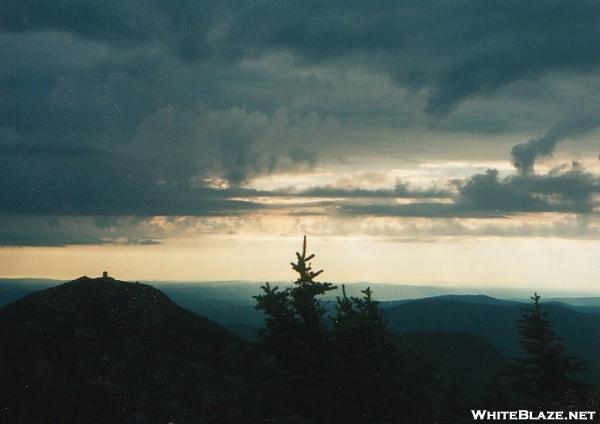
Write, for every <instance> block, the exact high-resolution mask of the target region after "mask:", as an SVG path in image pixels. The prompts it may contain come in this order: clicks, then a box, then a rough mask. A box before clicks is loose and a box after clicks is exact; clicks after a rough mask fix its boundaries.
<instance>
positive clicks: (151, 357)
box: [0, 276, 254, 423]
mask: <svg viewBox="0 0 600 424" xmlns="http://www.w3.org/2000/svg"><path fill="white" fill-rule="evenodd" d="M253 361H254V358H253V356H252V353H251V350H250V348H249V346H248V345H246V343H245V342H243V341H242V340H241V339H239V338H238V337H237V336H235V335H233V334H231V333H230V332H229V331H227V330H225V329H224V328H222V327H220V326H218V325H217V324H215V323H213V322H212V321H209V320H208V319H206V318H204V317H202V316H200V315H196V314H194V313H192V312H190V311H187V310H185V309H183V308H181V307H180V306H178V305H176V304H175V303H174V302H172V301H171V300H170V299H169V298H168V297H167V296H166V295H165V294H163V293H162V292H161V291H160V290H158V289H156V288H154V287H151V286H149V285H146V284H139V283H129V282H124V281H119V280H116V279H114V278H111V277H108V276H103V277H100V278H90V277H87V276H83V277H80V278H78V279H76V280H73V281H70V282H67V283H64V284H61V285H58V286H56V287H52V288H49V289H46V290H42V291H39V292H35V293H32V294H30V295H27V296H25V297H24V298H22V299H20V300H18V301H16V302H14V303H12V304H9V305H7V306H5V307H3V308H0V370H4V371H6V372H4V374H1V375H0V386H1V387H0V389H2V390H3V392H4V393H12V396H9V397H6V398H5V399H4V402H3V405H1V406H3V407H4V408H5V410H6V411H8V412H5V415H6V414H8V416H9V417H11V418H12V419H14V422H49V421H53V422H65V423H66V422H78V419H79V415H80V414H84V415H83V416H86V417H90V419H89V420H88V422H133V421H135V422H168V421H171V420H173V421H177V422H180V421H182V417H185V416H187V414H194V415H195V416H200V417H202V414H203V413H205V412H207V411H209V412H210V414H213V415H214V414H216V416H219V417H221V418H223V422H228V421H227V420H225V419H224V415H223V414H225V413H226V410H225V404H226V401H227V400H229V399H232V400H233V401H236V400H235V399H237V400H238V401H240V402H243V400H242V399H241V397H246V396H254V394H252V393H253V391H254V389H251V388H250V387H248V388H247V389H243V390H242V389H240V387H245V386H248V385H249V384H251V383H249V380H250V378H249V377H248V376H249V373H248V371H249V370H250V369H251V368H252V362H253ZM2 364H11V368H10V369H7V368H5V367H3V366H2ZM24 388H25V389H24ZM40 399H42V400H44V399H45V400H44V402H47V403H46V404H44V405H40V407H39V408H38V409H36V410H35V411H28V409H27V406H26V404H27V403H28V402H29V403H30V404H32V403H37V404H39V402H41V401H40ZM107 411H112V412H110V413H108V412H107ZM11 413H12V414H17V415H10V414H11ZM30 413H31V414H41V415H39V416H37V415H28V414H30ZM18 414H25V415H23V417H21V416H20V415H18ZM24 417H26V418H24ZM100 417H102V418H100ZM134 417H137V418H135V420H134ZM91 418H94V419H91ZM95 418H98V420H97V421H95ZM175 418H178V419H177V420H175ZM240 419H241V417H237V420H238V422H239V420H240ZM44 420H46V421H44ZM183 421H184V422H185V420H183Z"/></svg>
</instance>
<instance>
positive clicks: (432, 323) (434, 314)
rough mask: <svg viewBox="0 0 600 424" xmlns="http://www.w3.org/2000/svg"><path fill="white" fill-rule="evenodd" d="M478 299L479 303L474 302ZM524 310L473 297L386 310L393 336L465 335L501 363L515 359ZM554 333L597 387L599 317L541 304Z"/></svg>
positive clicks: (424, 301) (599, 372) (516, 305)
mask: <svg viewBox="0 0 600 424" xmlns="http://www.w3.org/2000/svg"><path fill="white" fill-rule="evenodd" d="M478 299H481V300H482V302H483V303H479V302H477V300H478ZM524 307H526V305H524V304H520V303H516V302H515V303H513V302H506V301H501V300H497V299H490V298H480V297H478V296H467V297H461V296H454V297H444V296H443V297H432V298H426V299H419V300H414V301H411V302H404V303H401V304H399V305H396V306H393V307H389V308H385V309H384V310H383V312H384V317H385V319H386V320H387V321H388V327H389V329H390V330H391V331H392V332H393V333H395V334H403V333H406V332H414V331H443V332H467V333H472V334H475V335H478V336H479V337H482V338H485V339H487V340H489V341H491V342H492V343H493V345H494V346H495V347H496V349H498V351H499V352H501V353H502V354H503V355H504V356H505V357H507V358H510V357H514V356H516V355H518V354H519V352H520V351H519V346H518V334H517V329H516V322H517V320H518V319H519V318H520V316H521V313H522V308H524ZM543 307H544V310H545V311H547V312H548V313H549V314H550V315H549V318H550V319H551V321H552V322H553V325H554V329H555V331H556V333H557V334H558V335H559V336H562V337H564V338H565V343H566V346H567V351H568V352H569V353H570V354H572V355H575V356H577V357H579V358H580V359H581V360H583V361H584V362H586V363H587V364H588V366H589V374H588V377H589V378H590V379H592V380H593V381H594V382H598V381H600V315H597V314H588V313H580V312H576V311H575V310H573V309H570V308H566V307H562V306H558V305H555V304H552V303H550V304H545V305H544V306H543Z"/></svg>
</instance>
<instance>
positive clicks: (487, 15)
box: [0, 0, 600, 243]
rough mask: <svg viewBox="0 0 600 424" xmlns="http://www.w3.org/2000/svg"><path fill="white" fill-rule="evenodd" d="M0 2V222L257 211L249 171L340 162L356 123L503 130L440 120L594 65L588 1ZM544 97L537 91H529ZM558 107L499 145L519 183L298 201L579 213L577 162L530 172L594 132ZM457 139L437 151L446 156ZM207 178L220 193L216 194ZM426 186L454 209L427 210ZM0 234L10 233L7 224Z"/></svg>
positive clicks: (599, 13) (469, 115)
mask: <svg viewBox="0 0 600 424" xmlns="http://www.w3.org/2000/svg"><path fill="white" fill-rule="evenodd" d="M0 9H1V10H2V11H3V12H2V13H0V57H2V65H0V198H1V199H2V202H1V203H0V214H3V216H6V217H7V218H6V219H7V221H8V220H9V218H8V217H9V216H10V217H13V218H14V216H15V215H17V214H22V215H31V216H41V215H56V216H61V215H65V216H66V215H69V216H78V215H86V216H111V215H118V216H134V215H137V216H151V215H195V216H216V215H219V216H221V215H239V214H245V213H251V212H255V211H258V210H263V209H266V208H268V206H266V205H265V204H261V203H260V202H258V201H254V200H245V201H242V200H237V198H238V197H245V198H248V199H252V198H257V197H259V196H261V195H262V196H264V195H266V196H279V195H284V194H285V193H283V194H282V193H258V192H252V191H246V192H244V191H243V189H241V188H240V187H243V185H244V183H245V182H247V181H248V180H250V179H252V178H253V177H256V176H261V175H268V174H271V173H274V172H280V171H283V170H285V171H290V172H300V171H302V170H306V169H310V168H311V167H313V166H315V164H316V163H317V162H318V160H319V158H320V156H321V154H322V152H325V151H326V152H329V154H330V156H333V155H334V154H335V155H337V156H339V158H342V159H343V158H344V156H345V155H346V154H347V153H349V152H350V150H351V149H356V146H357V145H359V146H360V147H361V148H363V147H364V148H365V150H366V147H367V145H368V144H369V142H368V141H365V140H362V139H361V140H358V141H353V142H350V141H347V140H345V139H344V134H347V133H349V132H352V130H354V129H356V128H361V125H362V124H363V123H364V122H367V124H369V123H370V124H372V125H374V126H375V125H377V124H379V122H380V121H382V120H383V121H385V125H395V124H396V123H397V125H399V126H402V125H405V126H408V125H417V126H419V125H420V126H422V127H427V126H428V125H430V126H431V123H432V122H433V126H434V127H437V128H439V129H440V131H444V130H448V131H457V132H467V133H468V132H470V131H472V132H475V133H482V132H483V133H486V132H490V133H502V132H510V127H511V125H512V121H511V122H509V121H508V118H507V119H504V118H502V119H500V118H498V119H497V120H495V118H494V117H493V116H491V115H492V114H490V113H484V112H481V111H480V110H475V111H473V109H467V111H466V112H465V111H463V112H462V113H463V115H460V116H458V117H456V119H454V120H453V115H452V114H456V113H457V110H458V109H460V107H461V106H462V105H465V104H468V102H470V101H480V100H481V99H487V98H489V97H490V96H495V95H497V94H498V93H499V92H501V91H502V90H505V91H506V92H510V89H511V87H514V85H515V84H519V83H524V82H531V81H539V80H540V79H541V78H544V77H548V76H556V75H566V76H567V78H572V77H576V76H584V77H590V76H591V77H593V76H594V75H596V74H597V71H598V67H599V66H600V27H599V26H598V25H597V21H598V18H599V17H600V4H598V3H597V2H594V1H587V0H582V1H578V2H568V1H555V0H553V1H546V2H537V3H533V2H528V3H523V2H517V1H516V0H509V1H505V2H502V4H498V3H491V2H480V1H475V0H460V1H458V2H447V3H441V4H440V3H439V2H434V1H405V2H393V1H384V2H376V3H373V2H367V1H354V2H347V1H340V0H337V1H312V0H310V1H303V2H300V1H298V2H280V1H274V0H261V1H258V2H243V1H232V0H220V1H193V0H183V1H178V2H167V1H164V0H149V1H141V0H124V1H114V0H106V1H97V2H82V1H75V0H55V1H44V0H21V1H14V0H0ZM517 91H518V90H517ZM541 91H543V90H541ZM503 93H504V92H503ZM505 95H506V94H505ZM512 95H513V96H516V94H514V93H513V94H512ZM545 95H546V93H545V92H543V93H541V94H540V93H536V92H535V90H532V99H534V100H532V101H536V99H537V100H539V99H544V96H545ZM369 96H371V97H369ZM403 96H406V97H403ZM509 97H510V93H509ZM399 99H400V100H399ZM407 99H408V100H409V101H407ZM521 100H522V99H521ZM544 101H545V100H544ZM407 104H408V105H407ZM502 106H503V108H504V110H510V106H511V105H509V106H507V105H506V104H503V105H502ZM572 106H573V105H570V104H569V105H567V106H561V107H564V110H567V113H568V114H569V113H570V112H569V111H568V110H569V109H573V112H572V114H570V115H569V116H565V117H563V119H561V121H560V122H564V123H563V124H561V125H553V124H552V125H551V124H549V122H551V119H550V118H554V116H551V117H550V118H548V117H546V116H545V115H544V114H543V113H540V112H536V113H537V115H536V116H535V117H536V120H537V121H542V125H545V126H546V128H551V129H550V130H549V131H548V132H547V134H545V135H544V136H542V137H538V138H532V139H531V140H529V141H527V142H525V143H522V144H520V145H518V146H515V148H514V149H513V151H512V154H513V162H514V164H515V166H516V167H517V168H518V169H519V170H520V171H521V173H522V175H521V176H518V177H517V176H515V177H511V178H509V179H500V178H499V177H498V175H496V174H494V173H488V174H484V175H479V176H475V177H473V178H472V179H471V180H469V181H468V182H466V183H465V184H464V185H462V186H461V187H459V188H458V197H456V198H454V197H452V196H454V194H453V191H452V190H445V189H440V190H437V189H435V190H434V189H432V190H424V191H418V190H414V189H409V188H408V187H405V186H402V185H400V186H398V187H396V188H394V189H392V190H382V191H381V192H372V191H365V190H362V191H361V190H348V189H340V188H336V187H320V188H314V189H312V190H308V191H307V192H306V193H302V195H306V196H313V197H343V198H359V197H361V198H369V197H370V198H382V199H385V198H401V197H403V198H416V199H421V200H422V201H420V202H416V203H415V204H412V205H381V204H371V205H367V204H356V203H352V204H344V205H342V206H340V208H341V210H342V211H343V213H346V214H363V213H367V214H375V215H386V214H391V215H399V216H405V215H410V216H471V215H487V214H489V212H490V211H495V210H498V211H500V213H513V212H529V211H532V212H533V211H538V212H539V211H574V212H581V213H587V212H589V211H590V210H591V209H592V208H593V205H594V203H593V202H594V200H593V196H594V194H595V193H597V186H598V184H597V181H596V179H595V177H593V176H591V175H589V174H587V173H585V172H584V171H583V170H580V169H573V170H570V171H567V172H561V173H558V174H556V175H554V174H552V175H551V174H548V175H544V176H540V175H536V174H534V173H533V166H534V163H535V160H536V159H537V158H539V157H543V156H548V155H551V154H552V152H553V151H554V149H555V148H556V146H557V144H558V143H560V142H561V141H562V140H563V139H565V138H569V137H580V136H583V135H585V134H588V133H589V132H591V131H592V130H594V129H595V128H596V127H597V126H598V121H597V120H596V119H595V118H594V111H593V110H592V111H588V112H587V113H584V112H582V110H580V109H585V107H584V106H585V105H583V106H578V107H572ZM471 107H473V106H471ZM500 109H502V108H501V107H496V105H494V108H491V109H490V110H498V111H500ZM530 109H531V110H533V109H536V108H535V107H531V108H530ZM560 111H561V112H562V111H563V109H560ZM498 113H500V112H498ZM505 114H506V116H508V117H509V118H510V117H511V115H510V113H508V112H505ZM526 118H528V117H526ZM526 118H523V121H524V122H529V119H526ZM390 122H393V123H394V124H389V123H390ZM415 122H416V124H413V123H415ZM344 125H345V127H344V128H343V129H345V130H346V132H343V131H340V127H341V126H344ZM385 125H384V126H385ZM524 126H526V125H524ZM536 131H537V129H536ZM373 139H376V137H373ZM460 148H461V147H460V146H459V145H455V146H446V145H444V146H437V150H438V151H442V152H443V153H442V155H443V154H444V152H445V153H449V152H450V150H459V149H460ZM331 152H333V153H331ZM337 156H336V157H337ZM222 180H223V181H224V182H225V183H226V184H225V185H226V186H228V187H229V188H228V189H227V190H216V189H214V188H213V186H214V182H215V181H222ZM287 194H288V195H289V194H291V193H287ZM492 194H493V195H492ZM296 195H297V196H298V193H296ZM439 197H444V198H446V199H451V200H452V203H446V204H440V203H434V201H433V200H432V199H434V198H439ZM423 199H426V200H423ZM423 202H426V203H423ZM13 218H10V219H13ZM25 233H26V232H24V233H23V234H25ZM2 234H5V236H1V237H0V238H1V239H3V240H5V242H6V243H10V240H11V237H12V239H14V240H16V236H11V235H10V234H12V233H11V232H10V226H9V227H8V228H7V229H6V231H4V232H3V233H2ZM94 234H95V233H94ZM94 234H93V235H92V236H90V237H87V238H85V237H84V239H85V240H96V239H97V238H94V237H96V235H94ZM23 237H24V238H23V240H25V239H26V238H27V237H26V235H25V236H23ZM32 237H33V236H32ZM52 237H54V236H49V237H48V239H49V240H50V239H52V240H54V241H53V243H60V240H58V239H59V238H60V237H58V236H56V237H55V238H52ZM142 238H143V237H141V238H140V239H142ZM65 240H72V241H73V242H83V241H81V240H83V239H81V240H80V239H79V238H77V237H76V236H75V235H73V236H72V237H71V236H69V237H67V238H66V239H65ZM0 242H1V241H0ZM13 243H16V242H13ZM23 243H25V242H23ZM31 243H33V241H32V242H31Z"/></svg>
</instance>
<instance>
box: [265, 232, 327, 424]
mask: <svg viewBox="0 0 600 424" xmlns="http://www.w3.org/2000/svg"><path fill="white" fill-rule="evenodd" d="M314 257H315V255H314V254H310V255H309V254H308V253H307V250H306V236H304V240H303V243H302V252H301V253H300V252H296V262H292V263H291V266H292V269H293V270H294V271H296V272H297V273H298V278H297V279H296V280H295V281H294V284H293V286H292V287H288V288H286V289H284V290H279V288H278V287H271V285H270V284H269V283H266V284H265V285H264V286H262V287H261V288H262V290H263V293H262V294H260V295H258V296H254V298H255V299H256V308H257V309H259V310H262V311H264V313H265V315H266V319H265V328H264V329H263V330H262V331H261V332H260V333H259V343H260V344H261V345H262V346H263V347H264V348H265V349H266V350H267V351H268V352H270V353H271V354H273V355H274V356H275V358H276V359H277V360H278V361H279V362H280V363H281V365H282V367H283V368H284V370H286V371H287V372H288V373H289V374H290V377H291V380H292V381H293V387H291V388H289V390H290V391H291V393H290V397H291V398H292V399H290V403H291V404H292V405H293V406H295V409H296V410H297V411H298V412H300V413H303V414H304V415H307V416H309V417H310V416H313V417H314V418H317V417H318V418H319V421H320V422H327V420H326V419H325V417H326V415H327V411H328V410H329V409H328V408H326V401H325V397H323V395H322V393H323V391H325V390H326V386H327V384H328V381H327V378H328V377H327V373H328V372H329V368H330V360H331V358H330V352H331V344H330V337H329V332H328V329H327V325H326V323H325V315H326V310H325V308H324V307H323V305H322V303H321V300H320V299H319V298H318V296H321V295H323V294H325V293H326V292H328V291H330V290H334V289H336V288H337V287H336V286H334V285H333V284H331V283H327V282H320V281H316V278H317V277H318V276H319V275H321V273H322V272H323V270H320V271H314V270H313V268H312V266H311V263H310V261H311V260H312V259H314ZM282 389H283V388H282ZM315 414H318V415H315Z"/></svg>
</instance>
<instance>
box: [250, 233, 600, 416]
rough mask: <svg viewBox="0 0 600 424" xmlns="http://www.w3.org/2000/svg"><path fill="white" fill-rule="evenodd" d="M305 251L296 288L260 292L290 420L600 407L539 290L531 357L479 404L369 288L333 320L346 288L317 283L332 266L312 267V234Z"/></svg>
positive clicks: (529, 313)
mask: <svg viewBox="0 0 600 424" xmlns="http://www.w3.org/2000/svg"><path fill="white" fill-rule="evenodd" d="M296 257H297V258H296V261H295V262H293V263H292V264H291V265H292V268H293V269H294V271H295V272H296V273H297V274H298V278H297V280H296V281H295V282H294V285H293V286H292V287H289V288H286V289H284V290H280V289H279V288H278V287H272V286H271V285H269V284H268V283H267V284H266V285H265V286H263V287H262V290H263V293H262V294H260V295H258V296H255V298H256V302H257V303H256V307H257V308H258V309H260V310H262V311H263V312H264V313H265V315H266V320H265V327H264V329H263V330H261V332H260V334H259V341H258V345H259V347H261V348H262V349H263V350H264V351H266V352H267V354H268V355H270V357H271V358H273V359H274V361H275V362H276V368H278V369H281V370H282V372H281V373H278V374H276V375H273V376H271V377H272V378H271V380H270V383H269V384H270V385H271V387H270V388H267V390H266V393H267V396H268V397H269V399H267V403H268V404H269V409H270V410H271V411H276V410H279V411H280V414H284V415H285V414H287V416H285V418H284V421H285V422H293V421H294V420H295V421H296V422H305V423H399V422H402V423H433V422H437V423H458V422H471V421H472V417H471V415H470V412H469V410H470V409H474V408H486V409H489V410H500V409H503V410H506V409H510V410H514V409H518V408H526V409H529V410H534V411H536V410H537V411H545V410H565V411H567V410H593V409H594V408H595V407H597V405H598V396H597V394H596V393H595V391H594V390H593V389H592V387H590V386H588V385H585V384H583V383H581V382H580V381H579V379H578V374H579V373H581V371H582V370H583V369H584V368H583V366H582V365H581V364H580V363H579V362H578V361H577V360H576V359H575V358H572V357H569V356H567V355H566V354H565V348H564V344H563V341H562V339H560V338H559V337H557V336H556V335H555V334H554V332H553V330H552V326H551V323H550V321H549V320H548V319H547V315H546V313H545V312H544V311H543V310H542V308H541V305H540V302H539V300H540V297H539V296H538V295H537V294H535V296H534V297H532V300H533V306H532V307H531V308H524V311H523V317H522V319H521V320H520V321H519V322H518V330H519V335H520V345H521V348H522V350H523V355H522V356H521V357H519V358H517V359H514V360H512V361H511V362H510V363H508V364H507V366H506V367H505V369H503V370H502V372H501V373H500V374H499V375H498V378H497V379H495V381H494V384H491V385H490V387H489V388H488V389H487V393H486V395H485V396H483V397H482V400H481V401H480V402H478V403H477V405H475V404H470V403H472V401H471V400H467V399H466V398H465V396H464V395H463V393H462V391H461V390H460V388H459V387H457V386H456V385H453V384H451V383H450V382H448V381H446V380H445V379H444V378H443V377H442V375H443V373H440V372H439V371H440V370H437V369H435V368H434V367H432V366H431V364H427V363H424V362H423V361H422V360H421V359H420V358H418V357H415V356H414V355H411V354H410V353H409V352H408V350H407V349H405V348H404V346H403V343H402V337H397V336H394V335H392V334H390V333H389V332H388V331H387V329H386V324H385V321H384V319H383V316H382V313H381V310H380V308H379V305H378V302H377V301H375V300H374V299H373V293H372V291H371V290H370V289H369V288H367V289H365V290H363V291H362V297H349V296H347V295H346V291H345V289H344V287H343V286H342V296H339V297H337V301H336V307H335V314H334V315H333V316H328V315H327V313H326V310H325V308H324V306H323V304H322V302H321V301H320V300H319V297H320V296H322V295H324V294H325V293H327V292H328V291H330V290H334V289H336V288H337V287H335V286H333V285H332V284H331V283H326V282H320V281H317V277H318V276H319V275H320V274H321V273H322V272H323V271H322V270H321V271H315V270H313V268H312V267H311V260H312V259H313V258H314V255H312V254H311V255H309V254H308V253H307V250H306V237H305V238H304V243H303V248H302V252H298V253H296ZM490 319H494V317H493V316H490ZM284 411H285V412H284Z"/></svg>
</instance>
